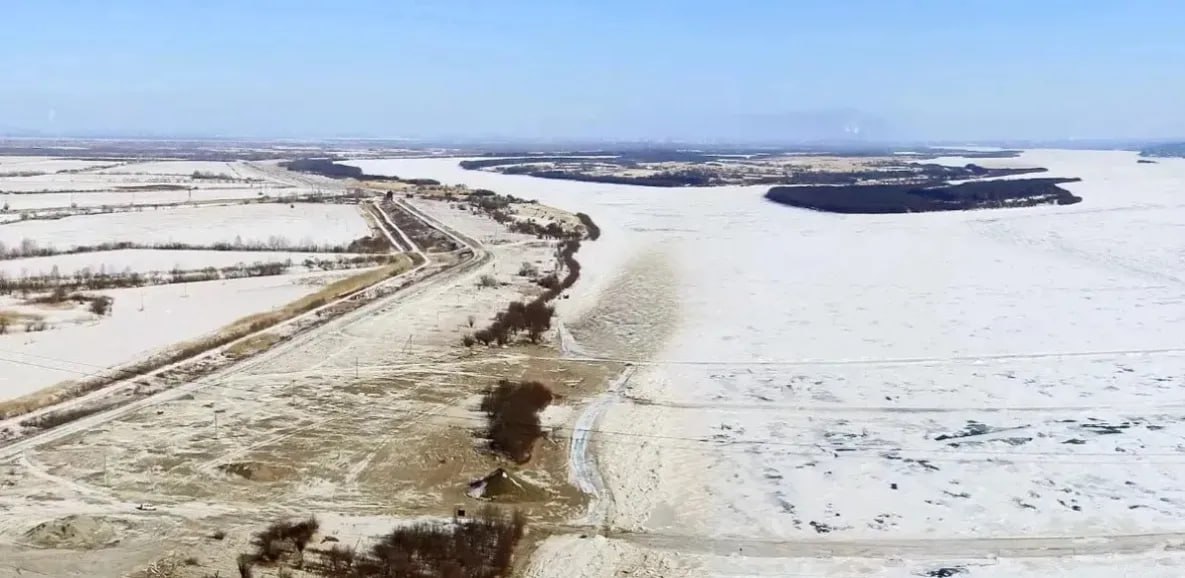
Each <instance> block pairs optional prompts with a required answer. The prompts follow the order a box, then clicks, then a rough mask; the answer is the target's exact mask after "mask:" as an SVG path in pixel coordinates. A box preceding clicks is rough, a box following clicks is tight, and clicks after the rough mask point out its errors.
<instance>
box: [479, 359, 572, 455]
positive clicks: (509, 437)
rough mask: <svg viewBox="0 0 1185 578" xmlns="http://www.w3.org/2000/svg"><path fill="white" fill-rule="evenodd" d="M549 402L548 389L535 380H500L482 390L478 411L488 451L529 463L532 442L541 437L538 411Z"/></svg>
mask: <svg viewBox="0 0 1185 578" xmlns="http://www.w3.org/2000/svg"><path fill="white" fill-rule="evenodd" d="M553 399H554V394H552V392H551V390H550V389H549V388H548V387H547V386H546V385H543V384H542V383H539V382H537V381H526V382H521V383H518V382H512V381H509V380H505V379H503V380H500V381H499V382H498V384H497V385H496V386H494V387H491V388H490V389H488V390H486V392H485V394H484V395H482V398H481V411H482V412H484V413H485V414H486V419H487V428H486V435H487V436H488V437H489V440H490V450H492V451H494V452H496V453H499V454H502V455H504V456H506V457H507V458H510V459H511V460H514V461H515V462H517V463H520V464H521V463H526V462H528V461H530V459H531V452H532V450H533V449H534V447H535V442H536V441H537V440H538V439H539V438H541V437H543V428H542V427H541V426H540V423H539V412H540V411H542V410H543V409H545V408H546V407H547V406H548V405H550V404H551V402H552V400H553Z"/></svg>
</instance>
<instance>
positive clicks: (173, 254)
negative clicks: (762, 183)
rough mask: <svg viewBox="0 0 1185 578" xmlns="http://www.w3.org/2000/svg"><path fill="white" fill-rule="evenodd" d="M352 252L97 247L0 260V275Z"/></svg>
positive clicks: (299, 259) (228, 263) (168, 267)
mask: <svg viewBox="0 0 1185 578" xmlns="http://www.w3.org/2000/svg"><path fill="white" fill-rule="evenodd" d="M353 256H355V255H353V254H348V253H343V254H340V255H339V254H326V253H294V252H286V251H190V250H180V251H174V250H161V249H124V250H120V251H99V252H94V253H76V254H72V255H54V256H51V257H32V258H28V259H9V260H0V275H7V276H8V277H9V278H10V279H15V278H19V277H25V276H42V275H48V274H50V273H51V272H52V271H53V270H54V268H55V267H56V268H57V271H58V273H59V274H61V275H72V274H74V273H77V272H80V271H84V270H89V271H90V272H91V273H109V274H111V273H122V272H124V271H135V272H138V273H143V272H148V271H172V270H174V269H179V270H182V271H186V270H193V269H204V268H206V267H216V268H222V267H232V266H235V265H252V264H255V263H283V262H285V261H292V263H294V264H296V265H300V264H301V263H303V262H304V261H305V260H306V259H313V260H317V261H320V260H336V259H338V258H339V257H340V258H349V257H353Z"/></svg>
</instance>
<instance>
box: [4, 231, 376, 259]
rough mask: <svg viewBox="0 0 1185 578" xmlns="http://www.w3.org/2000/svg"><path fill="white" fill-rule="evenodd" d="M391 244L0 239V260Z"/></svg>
mask: <svg viewBox="0 0 1185 578" xmlns="http://www.w3.org/2000/svg"><path fill="white" fill-rule="evenodd" d="M388 247H389V245H388V244H387V243H386V242H385V241H384V240H382V239H380V238H377V237H370V236H368V237H362V238H359V239H355V240H354V241H351V242H350V243H349V244H346V245H329V244H316V243H313V242H312V241H311V240H306V241H304V242H301V243H293V242H291V241H289V240H288V239H287V238H284V237H281V236H279V235H271V236H269V237H268V238H267V239H266V240H262V241H256V240H251V241H244V240H243V238H242V237H239V236H236V237H235V239H234V240H233V241H229V242H227V241H219V242H217V243H212V244H208V245H199V244H193V243H181V242H176V241H170V242H166V243H137V242H134V241H113V242H107V243H99V244H97V245H78V246H75V247H69V248H66V249H58V248H56V247H53V246H42V245H40V244H39V243H37V241H35V240H33V239H29V238H26V239H22V240H21V242H20V244H19V245H16V246H11V247H10V246H7V245H5V244H4V243H3V242H0V260H5V259H28V258H31V257H53V256H56V255H76V254H79V253H99V252H103V251H122V250H126V249H151V250H157V251H253V252H258V251H293V252H301V253H377V252H381V251H386V250H387V248H388Z"/></svg>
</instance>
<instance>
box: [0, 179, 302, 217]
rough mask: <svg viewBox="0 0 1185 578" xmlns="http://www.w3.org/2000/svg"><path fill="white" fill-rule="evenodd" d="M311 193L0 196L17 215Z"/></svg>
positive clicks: (251, 190) (254, 190) (228, 190)
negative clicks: (33, 211)
mask: <svg viewBox="0 0 1185 578" xmlns="http://www.w3.org/2000/svg"><path fill="white" fill-rule="evenodd" d="M310 192H311V191H310V190H308V189H298V188H267V187H264V186H255V187H244V186H241V185H240V186H237V187H225V186H224V187H209V188H201V189H193V190H162V191H95V192H85V193H22V194H0V206H4V205H8V208H9V209H10V210H13V211H24V210H38V209H64V208H70V207H81V208H86V207H125V206H131V205H166V204H181V203H199V202H205V201H220V200H228V201H235V200H242V199H258V198H260V197H262V196H264V195H268V196H270V197H273V198H284V197H289V196H296V195H307V194H309V193H310Z"/></svg>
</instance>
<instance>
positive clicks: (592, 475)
mask: <svg viewBox="0 0 1185 578" xmlns="http://www.w3.org/2000/svg"><path fill="white" fill-rule="evenodd" d="M634 371H635V368H634V367H633V366H631V367H628V368H626V370H625V371H623V372H621V375H619V376H618V377H617V379H615V380H614V381H613V383H611V384H609V388H608V389H607V390H606V391H605V392H604V393H602V394H601V395H598V396H597V397H596V398H594V399H593V400H592V401H591V402H590V403H588V404H587V405H585V406H584V410H583V411H581V412H580V416H579V417H577V418H576V423H575V424H574V425H573V426H572V438H571V442H570V446H569V450H568V468H569V470H570V476H569V478H570V479H571V481H572V483H573V484H574V485H575V486H576V487H577V488H580V491H582V492H584V493H585V494H588V495H589V496H590V500H589V504H588V509H587V510H586V511H585V514H584V517H583V518H582V519H581V520H579V521H578V522H577V523H579V524H585V525H590V526H595V525H601V524H604V523H605V522H607V521H608V518H609V512H610V510H611V508H612V507H613V498H612V496H611V495H610V494H609V491H608V489H607V488H606V487H605V481H604V479H603V478H602V477H601V472H600V470H599V469H598V468H597V461H596V457H595V456H593V455H592V452H591V450H590V446H591V442H592V435H593V432H594V431H595V429H596V427H597V422H598V421H600V419H601V416H603V415H604V414H605V411H606V410H608V409H609V407H610V406H612V405H613V403H614V402H616V401H617V400H618V398H619V397H620V395H621V394H620V392H621V390H622V388H623V387H624V386H625V384H626V383H627V382H629V380H630V378H631V377H633V374H634Z"/></svg>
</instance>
